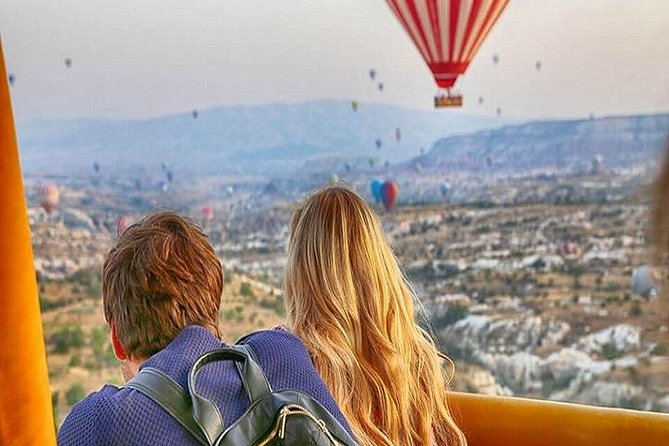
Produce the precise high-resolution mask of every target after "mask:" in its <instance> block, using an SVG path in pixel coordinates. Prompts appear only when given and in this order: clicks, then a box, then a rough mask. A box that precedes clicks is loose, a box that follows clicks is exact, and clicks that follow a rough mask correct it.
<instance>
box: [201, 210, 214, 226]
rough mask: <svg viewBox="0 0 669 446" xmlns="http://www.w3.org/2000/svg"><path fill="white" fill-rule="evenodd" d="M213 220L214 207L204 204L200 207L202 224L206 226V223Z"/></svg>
mask: <svg viewBox="0 0 669 446" xmlns="http://www.w3.org/2000/svg"><path fill="white" fill-rule="evenodd" d="M213 220H214V208H213V207H211V206H205V207H203V208H202V226H203V227H206V226H207V224H208V223H211V222H212V221H213Z"/></svg>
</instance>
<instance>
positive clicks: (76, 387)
mask: <svg viewBox="0 0 669 446" xmlns="http://www.w3.org/2000/svg"><path fill="white" fill-rule="evenodd" d="M85 396H86V390H85V389H84V386H82V385H81V384H73V385H72V386H71V387H70V388H69V389H67V392H66V393H65V400H66V401H67V404H68V405H70V406H74V405H75V404H77V403H78V402H79V401H81V400H82V399H84V397H85Z"/></svg>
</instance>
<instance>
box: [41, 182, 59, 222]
mask: <svg viewBox="0 0 669 446" xmlns="http://www.w3.org/2000/svg"><path fill="white" fill-rule="evenodd" d="M59 198H60V193H59V192H58V186H56V185H55V184H47V185H45V186H42V187H40V188H39V204H40V206H42V208H43V209H44V210H45V211H46V213H47V214H49V215H50V214H51V212H53V210H54V209H55V208H56V206H57V205H58V200H59Z"/></svg>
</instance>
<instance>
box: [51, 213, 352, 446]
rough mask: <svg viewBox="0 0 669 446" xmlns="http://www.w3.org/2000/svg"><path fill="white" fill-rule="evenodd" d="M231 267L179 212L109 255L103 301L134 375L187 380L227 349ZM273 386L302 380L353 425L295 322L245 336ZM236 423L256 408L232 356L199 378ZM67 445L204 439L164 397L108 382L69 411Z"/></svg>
mask: <svg viewBox="0 0 669 446" xmlns="http://www.w3.org/2000/svg"><path fill="white" fill-rule="evenodd" d="M222 293H223V272H222V269H221V264H220V262H219V260H218V258H217V257H216V255H215V253H214V250H213V248H212V246H211V245H210V244H209V242H208V241H207V238H206V235H205V234H204V233H203V232H202V231H201V230H200V229H199V228H198V227H197V226H196V225H195V224H193V223H192V222H190V221H189V220H187V219H185V218H183V217H180V216H179V215H177V214H176V213H174V212H171V211H158V212H154V213H152V214H150V215H149V216H147V217H145V218H144V219H143V220H141V221H140V222H139V223H137V224H134V225H132V226H130V227H129V228H128V229H127V230H126V231H125V232H124V233H123V234H122V235H121V236H120V237H119V239H118V241H117V243H116V246H114V247H113V248H112V250H111V251H110V252H109V254H108V255H107V258H106V260H105V262H104V266H103V272H102V300H103V304H104V313H105V319H106V320H107V324H108V325H109V327H110V331H111V343H112V346H113V348H114V352H115V353H116V356H117V357H118V358H119V359H120V360H121V361H122V362H123V366H122V371H123V375H124V377H125V379H126V380H129V379H131V378H132V377H134V376H135V375H136V374H137V373H138V371H139V370H141V369H142V368H144V367H151V368H154V369H158V370H159V371H161V372H163V373H164V374H166V375H168V376H169V377H170V378H172V379H173V380H174V381H175V382H177V383H178V384H180V385H181V387H182V388H188V372H189V370H190V367H191V366H192V364H193V363H194V362H195V360H196V359H197V358H198V357H200V356H201V355H202V354H204V353H206V352H207V351H211V350H214V349H217V348H221V347H222V346H224V344H223V343H222V342H221V340H220V329H219V325H218V312H219V306H220V302H221V296H222ZM243 343H244V344H245V345H246V346H247V347H249V348H250V350H251V351H252V353H253V354H254V355H255V358H256V359H257V361H258V363H259V364H260V366H261V367H262V369H263V370H264V372H265V374H266V375H267V379H268V381H269V384H270V385H271V387H272V388H273V389H274V390H281V389H296V390H300V391H302V392H304V393H306V394H308V395H310V396H312V397H313V398H315V399H316V400H317V401H319V402H320V403H321V404H322V405H323V406H324V407H325V408H326V409H327V410H328V411H330V413H332V414H333V415H334V416H335V417H336V418H337V419H338V420H339V422H340V423H341V424H342V426H344V427H345V428H346V429H347V430H349V432H350V429H349V428H348V424H347V423H346V420H345V419H344V416H343V415H342V414H341V411H340V410H339V408H338V407H337V405H336V403H335V402H334V400H333V398H332V396H331V394H330V392H329V391H328V389H327V387H326V386H325V384H324V383H323V381H322V380H321V379H320V377H319V375H318V373H317V372H316V369H315V368H314V366H313V364H312V362H311V359H310V357H309V354H308V352H307V350H306V349H305V347H304V345H303V344H302V342H301V341H300V340H299V339H298V338H297V337H296V336H295V335H293V334H292V333H290V332H288V331H286V330H268V331H261V332H257V333H254V334H252V335H250V336H249V337H247V338H245V339H244V341H243ZM198 393H202V394H204V395H207V396H208V397H209V398H210V399H211V400H212V401H215V402H216V405H217V407H218V409H219V411H220V413H221V414H222V416H223V419H224V422H225V424H226V425H230V424H232V423H233V422H234V421H235V420H236V419H237V418H239V417H240V416H241V415H242V414H243V413H244V412H245V411H246V409H247V408H248V399H247V397H246V394H245V393H244V389H243V388H242V386H241V381H240V379H239V375H238V372H237V370H236V368H235V366H234V365H233V364H232V363H230V362H223V363H215V364H211V365H209V366H207V368H206V369H205V370H203V372H202V374H201V375H200V377H199V378H198ZM58 443H59V444H60V445H91V444H124V445H129V444H142V445H164V444H183V445H191V444H198V442H197V440H196V438H195V437H194V436H193V435H191V434H190V433H189V432H188V431H187V430H186V429H185V428H183V427H182V426H181V425H180V424H179V423H178V422H177V421H176V420H175V419H174V418H172V417H171V416H170V415H169V414H168V413H167V412H166V411H165V410H163V409H162V408H161V407H160V406H159V405H158V404H156V403H154V402H153V401H152V400H151V399H149V398H148V397H147V396H145V395H144V394H142V393H140V392H139V391H137V390H135V389H133V388H129V387H120V388H119V387H115V386H111V385H106V386H104V387H103V388H102V389H100V391H98V392H94V393H92V394H91V395H89V396H88V397H86V398H85V399H84V400H82V401H81V402H80V403H79V404H77V405H76V406H75V407H74V408H73V409H72V412H71V413H70V414H69V415H68V417H67V419H66V420H65V422H64V423H63V426H62V428H61V429H60V432H59V434H58Z"/></svg>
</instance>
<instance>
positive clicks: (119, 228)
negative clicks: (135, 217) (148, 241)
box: [114, 215, 130, 236]
mask: <svg viewBox="0 0 669 446" xmlns="http://www.w3.org/2000/svg"><path fill="white" fill-rule="evenodd" d="M114 223H115V224H116V235H117V236H119V235H121V234H123V233H124V232H125V230H126V229H128V226H130V219H129V218H128V217H126V216H125V215H119V216H118V217H116V221H114Z"/></svg>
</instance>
